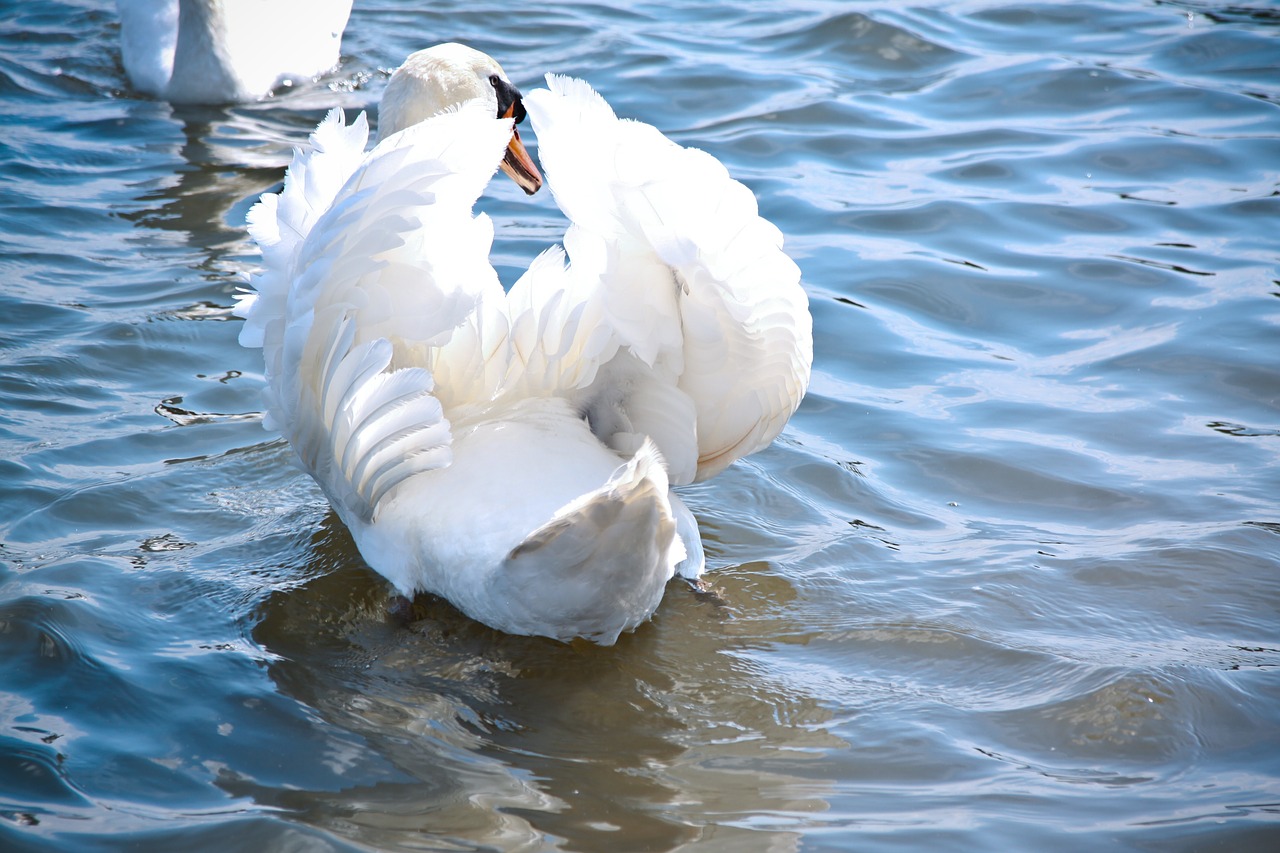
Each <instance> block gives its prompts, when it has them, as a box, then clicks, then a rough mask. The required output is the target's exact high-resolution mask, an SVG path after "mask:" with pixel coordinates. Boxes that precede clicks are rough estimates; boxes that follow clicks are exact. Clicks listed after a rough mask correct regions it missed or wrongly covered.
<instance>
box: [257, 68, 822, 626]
mask: <svg viewBox="0 0 1280 853" xmlns="http://www.w3.org/2000/svg"><path fill="white" fill-rule="evenodd" d="M432 52H434V53H432ZM421 53H424V52H420V54H421ZM426 53H431V54H432V57H434V58H440V56H443V57H444V59H445V64H446V65H448V66H449V67H450V68H452V69H453V72H456V76H457V77H458V79H466V80H468V81H470V82H468V83H466V84H465V85H459V84H458V83H456V82H455V83H453V84H450V85H448V86H444V87H443V90H442V91H443V92H444V94H443V95H440V92H438V91H437V92H436V94H434V95H430V96H426V97H431V98H435V97H437V96H439V97H441V98H442V102H441V103H438V104H435V105H434V106H432V105H428V107H427V108H426V109H425V111H420V112H425V114H424V115H422V116H421V117H420V119H421V120H419V117H418V116H417V115H416V114H415V116H414V117H413V119H412V120H411V121H406V122H404V123H401V121H400V119H401V116H402V114H403V112H404V111H403V109H402V107H401V106H400V105H397V102H396V99H397V98H399V97H401V94H402V93H401V94H397V92H398V91H399V90H401V89H403V88H405V84H403V83H397V82H396V80H395V79H394V78H393V80H392V82H391V83H390V84H389V86H388V95H387V96H384V99H383V106H382V109H381V113H382V114H381V116H380V121H381V122H382V123H383V129H384V133H383V136H382V139H381V141H380V142H379V143H378V144H377V146H376V147H375V148H374V149H373V150H372V151H371V152H369V153H368V154H366V153H365V152H364V148H365V144H366V140H367V136H368V126H367V123H366V121H365V118H364V115H363V114H361V115H360V116H359V117H357V118H356V119H355V121H354V122H353V123H352V124H350V125H348V124H346V123H345V117H344V116H343V114H342V113H341V111H338V110H335V111H333V112H331V113H330V114H329V116H328V117H327V118H326V119H325V120H324V122H322V123H321V125H320V126H319V127H318V128H317V129H316V131H315V132H314V133H313V134H312V137H311V144H310V146H309V148H308V149H306V150H304V151H299V152H298V153H297V154H296V155H295V157H294V160H293V163H292V165H291V166H290V167H289V172H288V175H287V177H286V180H285V187H284V190H283V191H282V192H281V193H280V194H279V195H266V196H263V198H262V200H261V202H259V204H258V205H257V206H256V207H255V208H254V209H253V211H252V213H251V214H250V231H251V233H252V236H253V237H254V239H255V240H256V241H257V242H258V244H259V246H260V247H261V249H262V253H263V269H262V271H261V272H260V273H259V274H257V275H256V276H255V277H254V278H253V287H254V292H253V293H249V294H246V295H245V296H244V297H243V301H242V304H241V306H240V311H241V313H242V314H243V315H244V316H245V317H246V322H245V326H244V329H243V331H242V333H241V343H243V344H244V345H246V346H251V347H262V350H263V355H264V359H265V363H266V375H267V378H268V388H267V391H266V397H267V399H266V404H267V405H266V408H267V422H268V426H269V427H275V428H278V429H279V430H280V431H281V432H282V433H283V434H284V435H285V436H286V437H287V438H288V440H289V442H290V444H291V445H292V447H293V449H294V451H295V452H296V454H297V456H298V459H299V460H300V462H301V464H302V466H303V467H304V468H305V469H306V470H307V471H308V472H309V473H310V474H311V475H312V476H313V477H314V478H315V479H316V481H317V482H318V483H319V484H320V486H321V487H322V488H323V489H324V491H325V493H326V495H327V496H328V498H329V501H330V502H331V504H332V505H333V507H334V509H335V510H336V511H337V513H338V515H339V516H340V517H341V518H342V520H343V521H344V522H345V523H346V524H347V526H348V527H349V528H350V530H351V533H352V535H353V537H354V539H355V541H356V544H357V546H358V547H359V549H360V552H361V554H362V555H363V556H364V558H365V559H366V561H367V562H368V563H369V565H370V566H372V567H373V568H374V569H376V570H377V571H378V572H379V573H381V574H382V575H383V576H384V577H386V578H387V579H388V580H389V581H390V582H391V583H392V584H393V585H394V586H395V588H396V590H397V591H398V592H399V593H401V594H403V595H405V596H412V595H414V594H416V593H418V592H424V591H425V592H430V593H434V594H437V595H440V596H443V597H445V598H446V599H448V600H449V601H450V602H452V603H453V604H454V605H455V606H456V607H458V608H459V609H460V610H462V611H463V612H465V613H466V614H468V615H469V616H471V617H472V618H474V619H477V620H479V621H481V622H484V623H486V624H488V625H490V626H492V627H494V628H497V629H500V630H502V631H506V632H509V633H513V634H527V635H541V636H547V637H553V638H556V639H560V640H569V639H572V638H575V637H585V638H587V639H590V640H594V641H596V642H599V643H602V644H611V643H613V642H615V641H616V639H617V637H618V636H619V634H620V633H622V632H624V631H630V630H632V629H634V628H635V627H637V626H638V625H640V624H641V623H643V622H644V621H646V620H647V619H649V618H650V616H651V615H652V614H653V612H654V611H655V609H656V608H657V607H658V604H659V603H660V601H661V599H662V596H663V592H664V589H665V587H666V584H667V582H668V581H669V580H670V579H671V578H673V577H674V576H677V575H679V576H681V577H684V578H688V579H696V578H697V577H698V576H699V575H700V574H701V572H702V570H703V565H704V560H703V549H702V544H701V540H700V539H699V535H698V528H697V523H696V521H695V520H694V518H693V516H692V514H691V513H690V512H689V510H688V509H687V508H686V507H685V505H684V504H683V502H681V500H680V498H679V497H678V496H677V495H676V494H675V492H674V491H672V487H674V486H679V485H683V484H687V483H692V482H695V481H698V480H702V479H705V478H707V477H710V476H712V475H713V474H715V473H717V472H718V471H721V470H723V469H724V468H725V467H726V466H728V465H729V464H731V463H732V462H733V461H734V460H736V459H739V458H741V457H743V456H745V455H747V454H750V453H754V452H755V451H757V450H760V449H762V448H764V447H766V446H767V445H768V444H769V443H770V442H771V441H772V440H773V439H774V438H775V437H776V436H777V435H778V434H779V433H780V432H781V430H782V428H783V427H784V425H785V424H786V422H787V420H788V418H789V417H790V416H791V414H792V413H793V412H794V411H795V409H796V407H797V406H798V405H799V402H800V399H801V397H802V395H803V393H804V390H805V388H806V385H807V383H808V378H809V371H810V364H811V360H812V338H811V320H810V316H809V311H808V303H807V300H806V297H805V294H804V291H803V289H802V288H801V286H800V281H799V278H800V276H799V270H798V269H797V267H796V265H795V264H794V263H793V262H792V261H791V260H790V258H788V257H787V255H786V254H784V253H783V252H782V249H781V246H782V237H781V234H780V233H779V231H778V230H777V229H776V228H775V227H774V226H772V225H771V224H769V223H768V222H766V221H765V220H764V219H762V218H760V217H759V216H758V214H757V211H756V203H755V199H754V197H753V196H752V194H751V193H750V191H748V190H747V189H746V188H745V187H743V186H742V185H741V184H739V183H738V182H736V181H734V180H733V179H731V178H730V177H729V175H728V173H727V172H726V171H725V169H724V167H723V166H722V165H721V164H720V163H719V162H718V161H716V160H715V159H714V158H712V157H711V156H710V155H708V154H705V153H703V152H701V151H697V150H694V149H688V148H682V147H680V146H678V145H676V144H675V143H673V142H671V141H670V140H668V139H667V138H666V137H664V136H663V135H662V134H660V133H659V132H658V131H657V130H655V129H654V128H652V127H651V126H649V125H646V124H642V123H639V122H633V121H625V120H621V119H618V118H617V117H616V116H615V115H614V113H613V111H612V110H611V109H610V108H609V106H608V104H606V103H605V101H604V100H603V98H601V97H600V96H599V95H598V94H596V93H595V92H594V91H593V90H592V89H591V88H590V87H589V86H588V85H587V84H585V83H583V82H581V81H578V80H571V79H568V78H564V77H557V76H551V75H548V77H547V84H548V88H546V89H543V90H539V91H535V92H532V93H531V94H530V95H529V96H528V97H527V98H526V99H523V102H521V99H520V98H519V93H518V92H515V90H514V87H510V84H509V82H508V81H507V80H506V76H505V74H503V73H502V72H501V69H500V68H498V66H497V64H496V63H494V62H493V61H492V60H491V59H489V58H488V57H484V56H483V54H477V53H476V52H474V51H470V50H469V49H467V48H461V47H460V46H456V45H444V46H439V47H437V48H433V49H431V51H428V52H426ZM415 57H418V58H419V59H421V57H420V56H419V55H418V54H415ZM477 57H482V60H481V59H478V58H477ZM412 64H413V58H411V61H410V62H407V63H406V66H405V67H409V66H410V65H412ZM495 69H496V70H495ZM402 71H403V69H402ZM400 73H401V72H397V75H399V74H400ZM424 73H427V74H430V75H435V76H439V74H440V72H438V71H437V72H424ZM446 76H447V75H446ZM475 81H479V83H478V84H475ZM422 85H424V84H422V81H415V82H413V84H412V85H411V86H408V88H413V89H419V88H422ZM431 86H435V84H431ZM436 88H439V87H436ZM508 89H510V91H507V90H508ZM450 91H460V92H462V93H463V94H462V95H458V96H454V97H450V96H449V94H448V93H449V92H450ZM512 92H515V94H514V98H515V101H514V102H511V98H512V97H513V96H512V95H511V93H512ZM415 97H417V96H415ZM389 107H390V108H389ZM525 108H527V110H528V114H529V116H530V118H531V119H532V124H533V128H534V132H535V133H536V134H537V137H538V141H539V150H540V156H541V160H542V164H543V167H544V169H545V171H546V176H547V180H548V184H549V186H550V187H551V190H552V192H553V194H554V196H555V198H556V201H557V203H558V204H559V206H560V207H561V209H562V210H563V211H564V212H565V214H566V215H567V217H568V218H569V220H570V223H571V224H570V226H569V228H568V231H567V232H566V234H565V237H564V246H563V248H561V247H553V248H551V249H549V250H547V251H546V252H544V253H543V254H542V255H541V256H539V257H538V258H537V259H536V260H535V261H534V262H533V264H532V265H531V266H530V268H529V270H528V271H527V272H526V273H525V274H524V275H523V276H522V277H521V278H520V279H519V281H517V282H516V284H515V285H514V286H513V287H512V288H511V291H510V292H509V293H504V291H503V289H502V286H501V284H500V283H499V282H498V278H497V275H496V274H495V272H494V270H493V267H492V265H491V264H490V262H489V259H488V256H489V250H490V246H491V243H492V240H493V226H492V224H491V222H490V220H489V219H488V217H486V216H484V215H483V214H479V215H477V214H474V213H473V212H472V206H473V204H474V202H475V201H476V199H477V198H478V196H479V195H480V193H481V192H482V191H483V189H484V187H485V185H486V184H487V183H488V181H489V179H490V177H491V176H492V174H493V172H494V170H495V167H497V166H498V165H499V163H500V161H504V165H503V168H504V170H505V171H507V172H508V173H509V174H512V176H513V177H515V178H516V179H517V181H518V182H521V184H522V185H523V186H526V189H528V187H529V185H530V184H532V183H536V180H534V178H533V177H532V176H530V175H528V174H524V173H525V172H527V169H528V168H532V169H534V171H533V175H534V176H536V174H537V172H536V168H534V167H533V166H532V164H531V163H528V164H527V168H526V166H525V164H518V165H512V164H511V163H510V162H505V161H512V160H517V161H518V160H519V159H520V155H521V154H523V153H524V152H523V146H522V145H520V144H519V138H518V136H514V135H513V130H514V124H513V122H514V119H515V118H518V117H519V115H520V114H522V113H523V110H524V109H525ZM442 110H443V112H442ZM503 115H506V116H508V117H506V118H500V117H499V116H503ZM397 128H398V129H397ZM388 129H390V130H391V132H390V133H388V132H385V131H387V130H388ZM516 148H518V149H519V153H517V154H513V153H512V152H513V149H516ZM524 157H525V159H526V160H527V155H524ZM522 170H523V172H522ZM566 261H568V263H566Z"/></svg>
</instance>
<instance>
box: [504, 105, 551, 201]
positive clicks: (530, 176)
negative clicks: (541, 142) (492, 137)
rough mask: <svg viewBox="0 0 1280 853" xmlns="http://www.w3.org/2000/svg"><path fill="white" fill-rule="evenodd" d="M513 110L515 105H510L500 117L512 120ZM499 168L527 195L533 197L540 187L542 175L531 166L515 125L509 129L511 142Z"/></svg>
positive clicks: (530, 158) (531, 160)
mask: <svg viewBox="0 0 1280 853" xmlns="http://www.w3.org/2000/svg"><path fill="white" fill-rule="evenodd" d="M515 109H516V105H515V103H512V104H511V106H509V107H507V111H506V112H505V113H503V114H502V117H503V118H513V117H514V116H515ZM499 168H501V169H502V171H504V172H506V173H507V175H508V176H509V177H510V178H511V180H513V181H515V182H516V184H518V185H519V187H520V189H522V190H524V191H525V192H526V193H528V194H529V195H533V194H534V193H536V192H537V191H538V190H539V188H541V187H542V173H541V172H539V171H538V167H537V166H535V165H533V158H532V157H530V156H529V152H528V151H526V150H525V148H524V143H523V142H521V141H520V131H518V130H516V128H515V125H512V127H511V141H510V142H509V143H507V152H506V153H505V154H503V155H502V163H501V164H500V166H499Z"/></svg>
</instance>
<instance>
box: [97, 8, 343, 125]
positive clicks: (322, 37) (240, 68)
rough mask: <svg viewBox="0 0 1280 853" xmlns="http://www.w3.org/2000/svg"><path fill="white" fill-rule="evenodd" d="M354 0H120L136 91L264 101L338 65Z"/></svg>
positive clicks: (178, 100) (180, 100)
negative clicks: (287, 86) (281, 88)
mask: <svg viewBox="0 0 1280 853" xmlns="http://www.w3.org/2000/svg"><path fill="white" fill-rule="evenodd" d="M351 2H352V0H116V8H117V9H118V10H119V13H120V48H121V51H120V52H121V56H122V58H123V60H124V67H125V72H126V73H127V74H128V75H129V80H130V82H132V84H133V86H134V88H136V89H137V90H138V91H140V92H144V93H146V94H148V95H151V96H152V97H156V98H162V99H164V100H167V101H172V102H173V103H175V104H229V103H241V102H245V101H256V100H259V99H260V98H264V97H266V96H267V95H269V94H270V93H271V91H272V90H273V89H275V88H276V87H277V86H280V85H285V84H288V83H291V82H292V81H295V80H306V79H310V78H313V77H315V76H317V75H319V74H323V73H324V72H326V71H329V70H330V69H332V68H333V67H334V66H335V65H337V64H338V56H339V50H340V48H341V43H342V31H343V30H344V29H346V26H347V18H348V16H349V15H350V14H351Z"/></svg>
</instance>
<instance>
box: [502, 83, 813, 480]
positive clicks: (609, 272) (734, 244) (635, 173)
mask: <svg viewBox="0 0 1280 853" xmlns="http://www.w3.org/2000/svg"><path fill="white" fill-rule="evenodd" d="M547 83H548V86H549V88H548V89H545V90H541V89H540V90H537V91H534V92H531V93H529V95H528V96H527V97H526V98H525V106H526V109H527V110H528V113H529V116H530V118H531V119H532V121H533V128H534V132H535V133H536V134H537V137H538V148H539V156H540V159H541V161H542V165H543V169H544V171H545V173H546V175H547V179H548V185H549V186H550V188H551V190H552V193H553V194H554V196H555V198H556V202H557V203H558V204H559V205H560V208H561V209H562V210H563V211H564V213H565V215H566V216H568V217H569V219H570V221H571V222H572V225H571V227H570V229H569V233H568V234H566V238H565V246H566V249H567V251H568V254H569V259H570V260H571V262H572V264H571V266H570V268H569V270H568V273H567V277H569V278H571V279H576V281H577V282H578V283H577V285H576V287H577V291H576V292H578V293H580V294H583V295H582V297H581V298H583V299H596V300H600V301H601V303H602V304H601V305H599V306H598V307H597V308H596V309H595V310H597V311H598V312H599V313H600V315H601V316H603V317H605V318H607V321H608V322H609V324H610V328H611V329H612V330H613V332H614V334H615V335H616V336H617V340H618V342H619V344H620V347H621V349H620V351H619V354H618V355H617V356H615V357H614V358H613V359H612V360H611V361H609V362H608V363H606V364H603V365H601V366H600V369H599V371H598V375H597V377H596V379H595V381H594V383H593V385H592V393H591V395H590V399H589V400H588V411H589V413H590V415H591V417H592V423H593V427H598V428H597V432H598V434H601V436H602V438H604V439H605V440H606V441H609V442H610V443H612V444H613V445H614V446H615V447H616V448H617V449H619V450H631V449H632V447H631V445H634V444H635V443H636V442H638V441H639V440H641V438H642V436H643V435H650V436H652V437H653V438H654V440H655V441H656V442H657V444H658V446H659V447H660V448H661V450H662V452H663V455H664V456H665V457H666V458H667V461H668V464H669V465H670V470H671V479H672V482H673V483H676V484H679V483H687V482H690V481H692V480H694V479H703V478H706V477H709V476H711V475H712V474H715V473H716V472H718V471H720V470H722V469H723V468H724V467H726V466H727V465H729V464H730V463H731V462H733V460H735V459H738V458H740V457H742V456H745V455H747V454H749V453H753V452H755V451H757V450H760V449H761V448H763V447H765V446H766V445H768V444H769V442H771V441H772V440H773V439H774V438H775V437H776V436H777V435H778V433H779V432H781V431H782V428H783V426H784V425H785V424H786V422H787V419H788V418H789V417H790V416H791V414H792V413H793V412H794V411H795V409H796V407H797V406H798V405H799V403H800V398H801V397H802V396H803V394H804V390H805V388H806V387H807V385H808V381H809V372H810V367H811V363H812V359H813V341H812V320H811V318H810V315H809V309H808V300H807V298H806V296H805V293H804V290H803V288H802V287H801V286H800V271H799V269H798V268H797V267H796V265H795V263H794V262H792V260H791V259H790V258H789V257H787V255H786V254H785V253H784V252H783V251H782V235H781V233H780V232H779V231H778V229H777V228H775V227H774V226H773V225H772V224H770V223H769V222H767V221H766V220H764V219H762V218H761V217H760V216H759V215H758V212H757V208H756V202H755V198H754V197H753V196H752V194H751V192H750V190H748V189H747V188H746V187H744V186H743V185H742V184H740V183H738V182H737V181H735V180H733V179H732V178H730V177H729V175H728V173H727V171H726V170H725V168H724V167H723V166H722V165H721V164H720V163H719V161H717V160H716V159H715V158H714V157H712V156H710V155H709V154H706V153H705V152H702V151H698V150H696V149H690V148H683V147H681V146H679V145H676V144H675V143H673V142H671V141H670V140H669V139H667V138H666V137H665V136H663V135H662V134H661V133H659V132H658V131H657V130H655V129H654V128H653V127H651V126H649V125H647V124H643V123H640V122H634V121H626V120H620V119H618V118H617V117H616V116H615V115H614V113H613V110H612V109H610V108H609V105H608V104H607V103H605V101H604V99H603V98H601V97H600V96H599V95H598V94H596V93H595V92H594V91H592V89H591V88H590V87H589V86H587V84H585V83H583V82H582V81H580V80H573V79H569V78H565V77H558V76H555V75H548V76H547ZM587 281H590V282H591V283H590V284H586V283H584V282H587Z"/></svg>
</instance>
